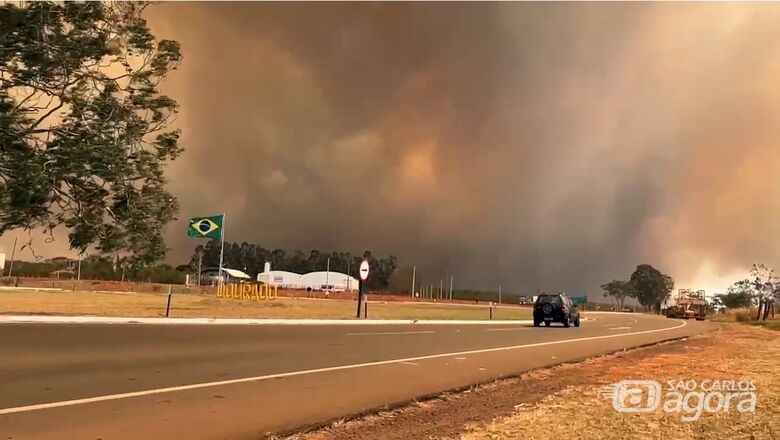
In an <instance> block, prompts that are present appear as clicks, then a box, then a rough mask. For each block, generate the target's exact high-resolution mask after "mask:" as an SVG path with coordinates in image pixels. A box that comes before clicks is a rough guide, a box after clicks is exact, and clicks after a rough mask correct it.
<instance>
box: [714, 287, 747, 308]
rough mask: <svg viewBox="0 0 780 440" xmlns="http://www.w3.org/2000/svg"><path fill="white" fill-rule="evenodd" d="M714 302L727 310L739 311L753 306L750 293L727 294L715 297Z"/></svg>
mask: <svg viewBox="0 0 780 440" xmlns="http://www.w3.org/2000/svg"><path fill="white" fill-rule="evenodd" d="M715 298H716V302H717V303H718V304H719V305H722V306H723V307H726V308H727V309H740V308H746V307H750V306H751V305H753V295H752V294H751V293H750V292H746V291H741V292H729V293H725V294H722V295H715Z"/></svg>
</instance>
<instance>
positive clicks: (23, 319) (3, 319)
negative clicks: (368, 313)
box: [0, 315, 533, 325]
mask: <svg viewBox="0 0 780 440" xmlns="http://www.w3.org/2000/svg"><path fill="white" fill-rule="evenodd" d="M532 322H533V321H531V320H527V319H525V320H522V319H518V320H502V321H499V320H495V321H490V320H480V321H477V320H463V319H276V318H256V319H252V318H129V317H120V318H114V317H107V316H32V315H4V316H0V324H156V325H161V324H165V325H206V324H208V325H397V324H401V325H408V324H421V325H429V324H436V325H473V324H476V325H486V324H491V325H512V324H531V323H532Z"/></svg>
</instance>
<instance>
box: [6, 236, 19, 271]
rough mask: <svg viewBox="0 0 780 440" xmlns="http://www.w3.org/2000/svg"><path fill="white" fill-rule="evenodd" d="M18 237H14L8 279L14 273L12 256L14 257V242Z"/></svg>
mask: <svg viewBox="0 0 780 440" xmlns="http://www.w3.org/2000/svg"><path fill="white" fill-rule="evenodd" d="M18 239H19V237H14V248H13V249H12V250H11V264H10V265H9V266H8V277H9V278H10V277H11V275H12V274H13V272H14V256H15V255H16V240H18Z"/></svg>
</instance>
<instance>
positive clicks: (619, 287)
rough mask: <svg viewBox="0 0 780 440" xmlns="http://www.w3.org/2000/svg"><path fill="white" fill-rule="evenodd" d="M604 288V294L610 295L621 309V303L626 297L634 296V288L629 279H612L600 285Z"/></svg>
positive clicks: (622, 303)
mask: <svg viewBox="0 0 780 440" xmlns="http://www.w3.org/2000/svg"><path fill="white" fill-rule="evenodd" d="M601 288H602V289H603V290H604V296H605V297H608V296H611V297H612V298H614V299H615V302H616V303H617V309H618V310H623V305H624V303H625V301H626V298H627V297H631V298H634V297H636V289H634V285H633V284H631V282H630V281H619V280H612V281H610V282H608V283H607V284H604V285H602V286H601Z"/></svg>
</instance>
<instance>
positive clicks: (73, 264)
mask: <svg viewBox="0 0 780 440" xmlns="http://www.w3.org/2000/svg"><path fill="white" fill-rule="evenodd" d="M186 268H187V266H183V267H182V266H179V267H177V268H174V267H173V266H171V265H168V264H164V263H163V264H154V265H146V266H139V265H138V264H137V263H136V262H135V261H130V260H128V259H122V258H113V259H112V258H110V257H107V256H101V255H90V256H88V257H86V258H84V259H82V260H81V279H83V280H106V281H139V282H148V283H163V284H182V283H184V281H185V278H186ZM183 269H184V270H183ZM8 270H9V266H6V273H7V272H8ZM55 271H68V272H72V274H70V273H68V272H62V273H61V274H60V276H59V278H60V279H62V278H70V277H73V278H76V277H77V276H78V273H79V262H78V260H72V259H69V258H64V257H56V258H52V259H49V260H43V261H14V266H13V274H12V275H13V276H20V277H35V278H49V277H54V275H52V272H55Z"/></svg>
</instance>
